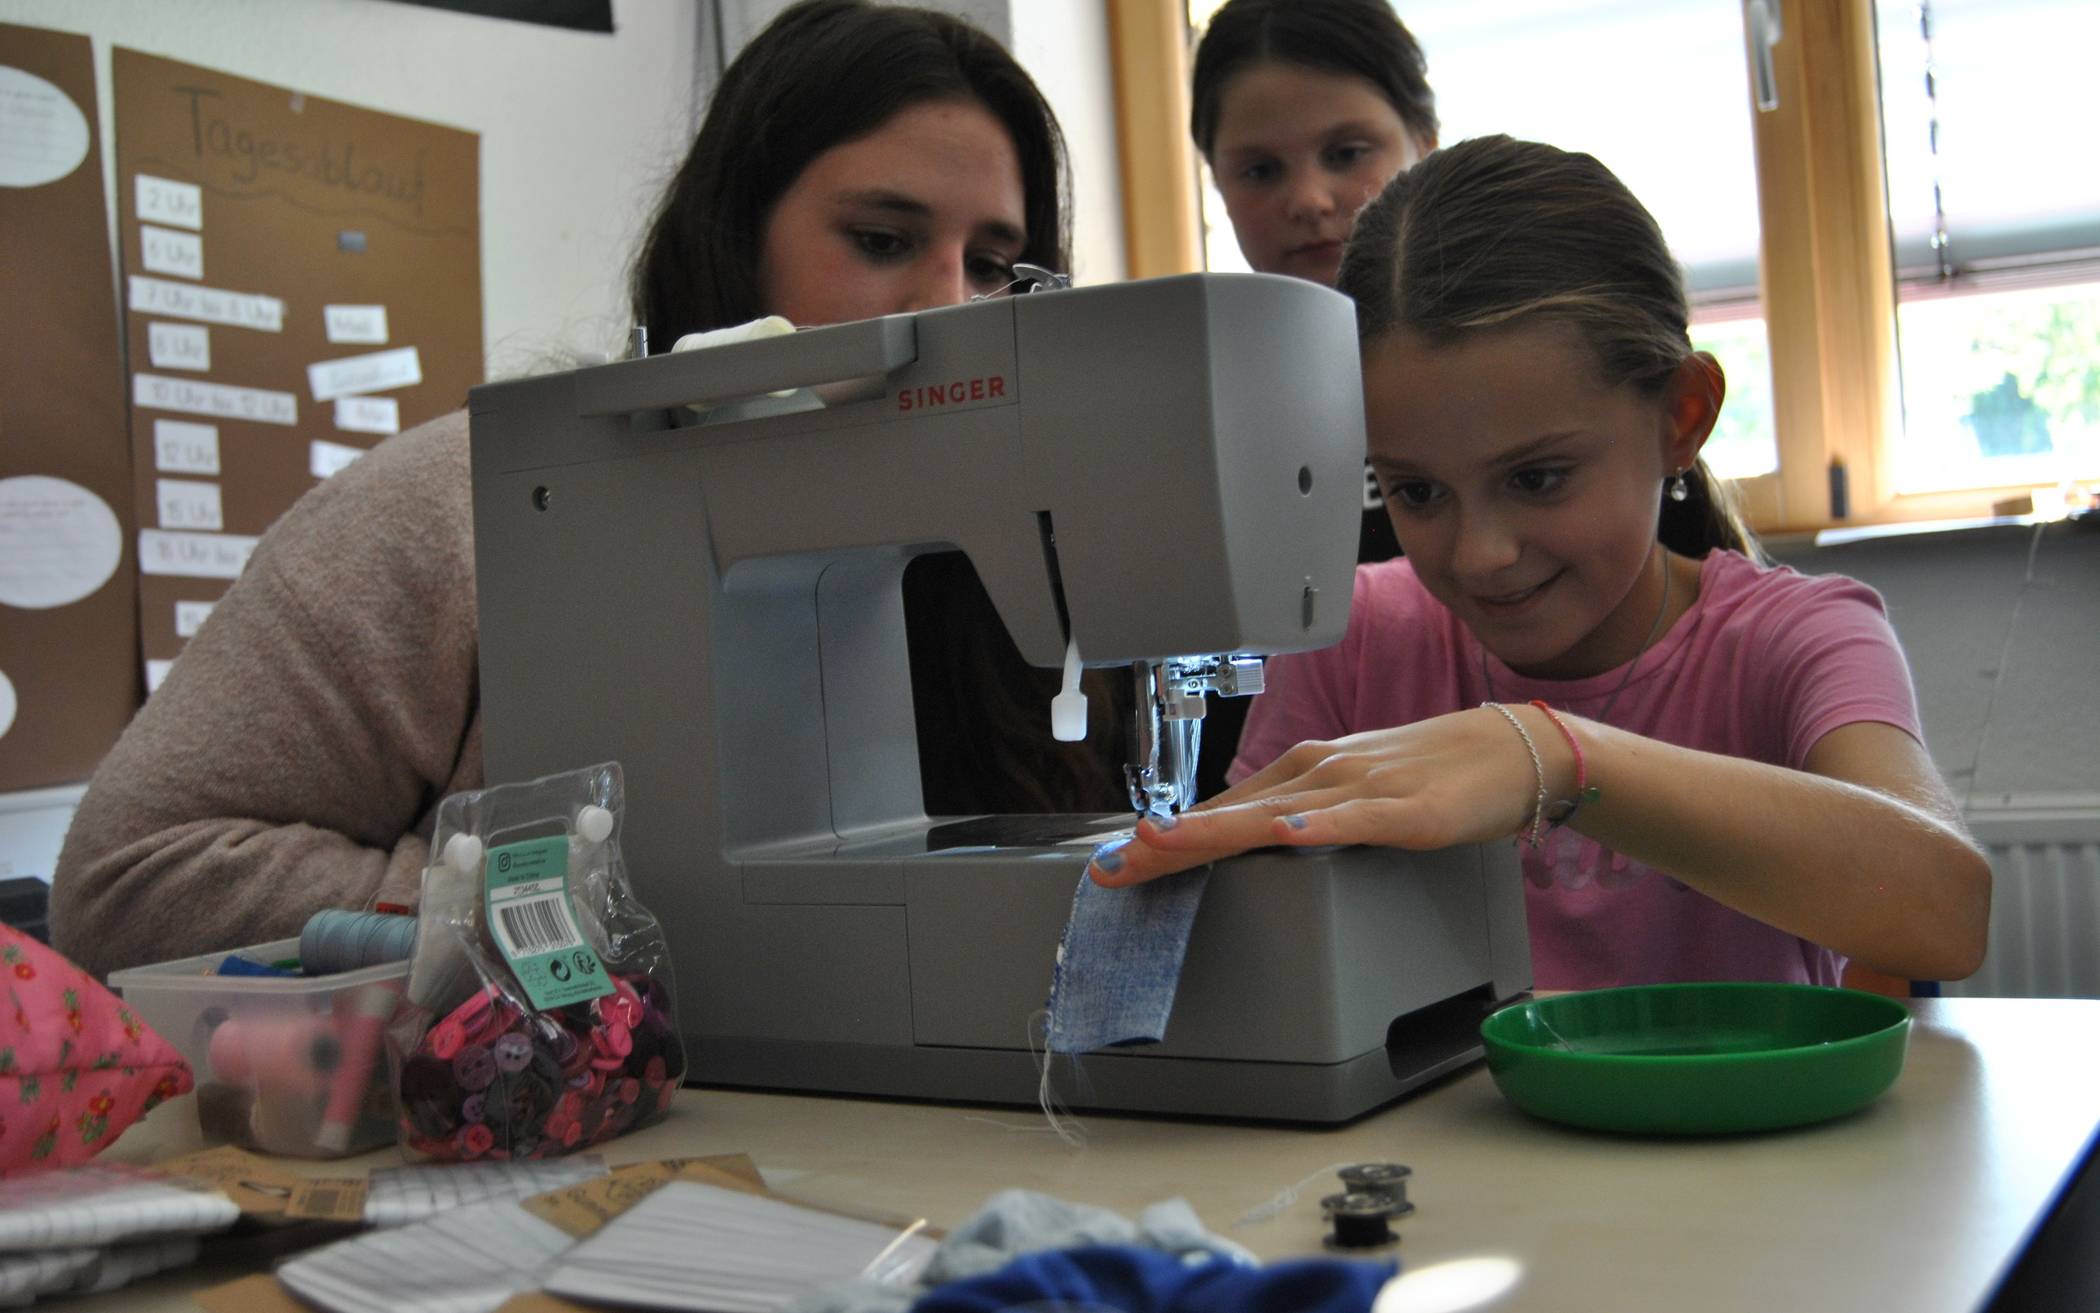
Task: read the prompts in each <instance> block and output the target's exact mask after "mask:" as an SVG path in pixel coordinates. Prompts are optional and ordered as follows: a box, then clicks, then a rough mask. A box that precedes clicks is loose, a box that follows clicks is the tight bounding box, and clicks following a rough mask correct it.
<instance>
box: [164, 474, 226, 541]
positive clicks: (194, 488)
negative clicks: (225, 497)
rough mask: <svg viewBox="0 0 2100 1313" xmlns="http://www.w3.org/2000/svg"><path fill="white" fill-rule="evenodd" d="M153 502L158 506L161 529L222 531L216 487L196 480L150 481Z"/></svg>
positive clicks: (223, 526) (222, 523)
mask: <svg viewBox="0 0 2100 1313" xmlns="http://www.w3.org/2000/svg"><path fill="white" fill-rule="evenodd" d="M154 492H155V494H156V496H155V500H156V501H158V502H159V503H160V527H161V528H163V529H202V530H205V531H207V532H210V533H217V532H218V531H219V530H221V529H223V528H225V527H226V521H225V519H224V518H223V517H222V516H221V514H220V512H219V485H218V484H216V483H204V482H201V481H199V480H197V479H156V480H154Z"/></svg>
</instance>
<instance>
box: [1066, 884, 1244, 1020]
mask: <svg viewBox="0 0 2100 1313" xmlns="http://www.w3.org/2000/svg"><path fill="white" fill-rule="evenodd" d="M1209 882H1210V869H1209V868H1208V867H1203V868H1200V869H1198V870H1194V871H1184V872H1182V873H1181V874H1179V875H1169V876H1165V877H1162V878H1161V879H1158V880H1151V881H1148V882H1146V883H1144V884H1139V885H1131V886H1129V887H1127V888H1122V889H1104V888H1103V887H1101V886H1100V885H1097V884H1095V883H1094V882H1093V881H1092V880H1090V879H1088V878H1087V877H1086V876H1085V875H1081V876H1080V877H1079V891H1078V892H1077V893H1076V894H1074V895H1073V897H1072V915H1071V918H1070V919H1069V920H1068V921H1066V922H1065V933H1064V937H1063V939H1061V940H1060V941H1059V942H1058V946H1057V967H1056V970H1055V971H1054V972H1053V974H1052V975H1051V978H1050V1021H1049V1026H1048V1028H1047V1031H1046V1033H1045V1036H1044V1043H1045V1044H1047V1045H1048V1047H1049V1049H1050V1051H1051V1052H1052V1053H1087V1052H1090V1051H1092V1050H1094V1049H1102V1048H1107V1047H1109V1046H1110V1045H1114V1044H1141V1043H1147V1042H1155V1041H1157V1040H1159V1039H1160V1038H1161V1037H1162V1036H1164V1035H1165V1034H1166V1033H1167V1018H1168V1016H1169V1015H1171V1014H1172V1013H1173V1011H1174V991H1175V989H1176V988H1177V987H1178V986H1179V985H1180V983H1181V961H1182V958H1183V957H1184V956H1186V955H1187V953H1188V947H1189V931H1190V929H1191V928H1192V927H1193V926H1194V925H1195V922H1196V909H1197V907H1198V906H1199V905H1201V903H1202V902H1203V888H1204V886H1205V885H1206V884H1208V883H1209Z"/></svg>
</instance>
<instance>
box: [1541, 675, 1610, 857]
mask: <svg viewBox="0 0 2100 1313" xmlns="http://www.w3.org/2000/svg"><path fill="white" fill-rule="evenodd" d="M1531 705H1532V706H1534V707H1537V708H1538V709H1539V710H1540V711H1543V712H1545V713H1546V719H1548V720H1550V721H1552V722H1553V728H1555V729H1557V730H1559V731H1560V736H1561V737H1562V738H1564V739H1566V740H1567V741H1568V751H1570V752H1572V753H1574V754H1575V796H1574V797H1573V798H1563V799H1562V800H1560V801H1559V802H1556V803H1554V804H1553V805H1552V806H1551V807H1548V808H1547V809H1546V823H1547V825H1548V826H1549V827H1550V828H1552V829H1556V830H1557V829H1559V828H1560V827H1561V826H1563V825H1566V824H1567V823H1568V822H1569V821H1572V820H1574V819H1575V813H1576V812H1579V811H1581V810H1582V806H1583V804H1584V803H1588V802H1595V801H1597V799H1599V798H1601V797H1603V796H1604V790H1602V789H1599V788H1597V787H1596V786H1595V785H1593V784H1591V783H1590V773H1589V766H1588V765H1587V764H1586V763H1585V762H1584V761H1583V759H1582V744H1580V743H1578V742H1576V740H1575V731H1573V730H1571V729H1569V728H1568V724H1567V722H1566V721H1564V720H1562V719H1561V718H1560V716H1559V714H1558V713H1556V712H1555V711H1554V710H1553V708H1551V707H1549V706H1547V705H1546V704H1545V703H1543V702H1541V701H1539V700H1538V699H1537V698H1533V699H1532V700H1531Z"/></svg>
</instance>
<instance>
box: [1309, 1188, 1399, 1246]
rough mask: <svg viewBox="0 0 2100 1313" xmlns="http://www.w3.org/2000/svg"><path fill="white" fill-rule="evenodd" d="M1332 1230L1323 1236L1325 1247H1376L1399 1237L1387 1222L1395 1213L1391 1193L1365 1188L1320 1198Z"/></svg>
mask: <svg viewBox="0 0 2100 1313" xmlns="http://www.w3.org/2000/svg"><path fill="white" fill-rule="evenodd" d="M1320 1211H1321V1212H1322V1213H1324V1214H1326V1217H1327V1222H1328V1225H1330V1226H1331V1227H1333V1228H1334V1229H1333V1230H1332V1231H1331V1232H1330V1233H1329V1234H1328V1236H1327V1241H1326V1244H1327V1247H1328V1248H1329V1249H1377V1248H1378V1247H1380V1246H1381V1245H1390V1244H1392V1243H1394V1242H1395V1241H1397V1240H1398V1239H1399V1237H1398V1236H1396V1235H1394V1234H1393V1228H1392V1227H1391V1226H1389V1225H1387V1223H1389V1222H1390V1221H1391V1220H1392V1219H1393V1218H1395V1217H1397V1216H1399V1212H1398V1211H1396V1204H1395V1201H1394V1199H1393V1196H1391V1195H1389V1194H1380V1193H1377V1192H1375V1191H1369V1190H1351V1191H1349V1192H1348V1193H1346V1194H1331V1195H1328V1196H1327V1197H1326V1198H1325V1199H1322V1200H1321V1201H1320Z"/></svg>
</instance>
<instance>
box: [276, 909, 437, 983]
mask: <svg viewBox="0 0 2100 1313" xmlns="http://www.w3.org/2000/svg"><path fill="white" fill-rule="evenodd" d="M415 951H416V919H415V918H414V917H412V916H396V915H394V914H393V913H391V912H350V911H344V910H342V909H340V908H329V909H327V910H325V911H320V912H315V913H314V914H313V915H312V916H310V917H308V918H306V925H305V927H304V928H303V929H301V930H300V932H299V969H300V970H301V971H303V972H305V973H306V974H307V975H309V976H332V975H335V974H337V973H338V972H342V971H355V970H357V969H358V968H360V967H369V966H377V965H379V964H380V963H382V962H405V961H407V960H408V958H409V957H410V956H411V955H413V954H414V953H415Z"/></svg>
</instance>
